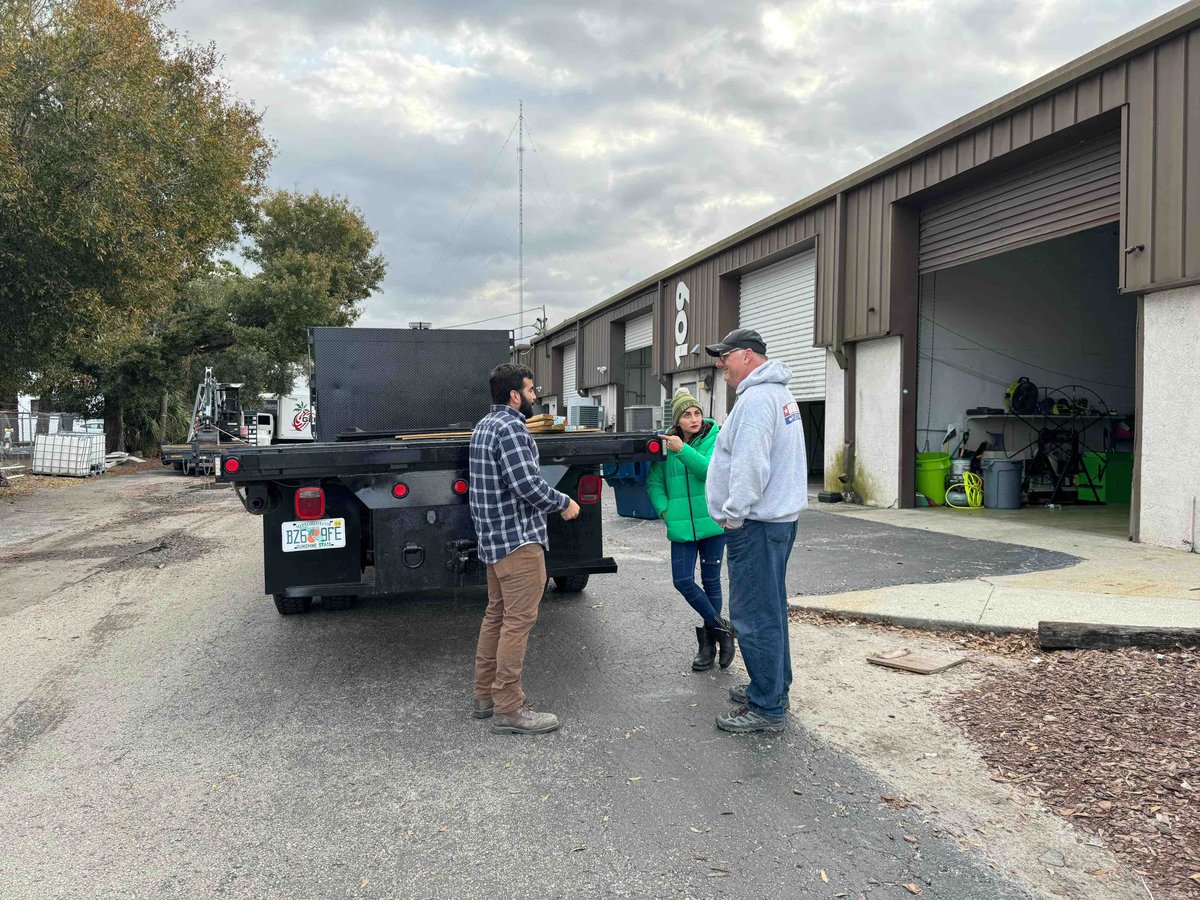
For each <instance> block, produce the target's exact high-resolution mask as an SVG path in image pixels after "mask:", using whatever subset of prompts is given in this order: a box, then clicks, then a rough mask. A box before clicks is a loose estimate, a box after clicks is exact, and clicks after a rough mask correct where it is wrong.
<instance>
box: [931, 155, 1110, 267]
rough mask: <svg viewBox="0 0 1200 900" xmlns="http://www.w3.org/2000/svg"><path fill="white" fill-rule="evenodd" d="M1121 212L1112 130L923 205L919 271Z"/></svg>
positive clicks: (1086, 225) (1041, 238)
mask: <svg viewBox="0 0 1200 900" xmlns="http://www.w3.org/2000/svg"><path fill="white" fill-rule="evenodd" d="M1120 215H1121V135H1120V133H1119V132H1113V133H1111V134H1110V135H1107V136H1105V137H1102V138H1097V139H1095V140H1092V141H1088V142H1086V143H1084V144H1080V145H1079V146H1076V147H1071V148H1069V149H1068V150H1065V151H1062V152H1060V153H1057V154H1051V155H1050V156H1048V157H1045V158H1042V159H1038V160H1036V161H1035V162H1033V163H1030V164H1029V165H1027V166H1022V167H1021V168H1020V169H1018V170H1017V171H1015V172H1012V173H1006V174H1004V175H1000V176H997V177H995V178H993V179H992V180H990V181H987V182H984V183H982V184H979V185H973V186H971V187H970V188H967V189H965V190H962V191H957V192H955V193H952V194H950V195H948V196H946V197H942V198H939V199H938V200H936V201H934V202H932V203H929V204H926V206H925V207H924V209H923V210H922V212H921V245H920V268H921V272H922V273H924V272H935V271H937V270H938V269H945V268H949V267H950V266H957V265H961V264H963V263H966V262H970V261H972V260H976V259H982V258H984V257H985V256H992V255H994V254H996V253H1001V252H1004V251H1006V250H1015V249H1016V248H1018V247H1024V246H1027V245H1029V244H1033V243H1037V242H1040V241H1044V240H1049V239H1051V238H1054V237H1060V236H1062V235H1065V234H1071V233H1073V232H1076V231H1083V230H1085V229H1088V228H1092V227H1094V226H1096V225H1100V224H1103V223H1104V222H1115V221H1116V220H1117V219H1118V218H1120Z"/></svg>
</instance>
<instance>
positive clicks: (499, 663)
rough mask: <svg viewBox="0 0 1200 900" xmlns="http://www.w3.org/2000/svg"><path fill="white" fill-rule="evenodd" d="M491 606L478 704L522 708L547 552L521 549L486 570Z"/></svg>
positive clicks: (501, 709)
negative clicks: (528, 650)
mask: <svg viewBox="0 0 1200 900" xmlns="http://www.w3.org/2000/svg"><path fill="white" fill-rule="evenodd" d="M487 576H488V605H487V612H485V613H484V614H483V625H482V626H481V627H480V629H479V644H478V646H477V647H476V650H475V698H476V699H477V700H484V699H487V698H488V697H491V698H492V703H494V704H495V710H496V712H498V713H501V714H503V715H511V714H512V713H515V712H516V711H517V710H518V709H520V708H521V704H522V702H523V701H524V698H525V694H524V692H523V691H522V689H521V670H522V669H523V668H524V667H525V648H526V646H527V645H528V643H529V632H530V631H531V630H532V629H533V623H534V622H536V621H537V614H538V607H539V606H540V605H541V602H542V593H543V592H544V591H545V589H546V552H545V551H544V550H543V549H542V547H541V545H540V544H525V545H524V546H521V547H518V548H517V549H516V550H514V551H513V552H512V553H510V554H509V555H508V556H506V557H504V559H502V560H500V562H498V563H495V564H494V565H490V566H488V567H487Z"/></svg>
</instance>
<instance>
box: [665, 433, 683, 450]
mask: <svg viewBox="0 0 1200 900" xmlns="http://www.w3.org/2000/svg"><path fill="white" fill-rule="evenodd" d="M667 449H668V450H670V451H671V452H672V453H678V452H679V451H680V450H682V449H683V439H682V438H681V437H679V436H678V435H675V434H668V435H667Z"/></svg>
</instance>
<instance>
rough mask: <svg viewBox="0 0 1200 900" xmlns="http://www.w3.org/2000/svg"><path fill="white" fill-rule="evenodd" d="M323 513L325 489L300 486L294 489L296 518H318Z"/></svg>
mask: <svg viewBox="0 0 1200 900" xmlns="http://www.w3.org/2000/svg"><path fill="white" fill-rule="evenodd" d="M323 515H325V489H324V488H319V487H302V488H300V489H299V490H298V491H296V518H297V519H319V518H321V517H322V516H323Z"/></svg>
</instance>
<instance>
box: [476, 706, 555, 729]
mask: <svg viewBox="0 0 1200 900" xmlns="http://www.w3.org/2000/svg"><path fill="white" fill-rule="evenodd" d="M557 727H558V716H556V715H554V714H553V713H547V712H534V711H533V710H532V709H530V708H529V707H528V706H522V707H521V708H520V709H518V710H517V711H516V712H515V713H512V714H511V715H507V716H506V715H505V714H504V713H499V712H498V713H496V714H495V715H493V716H492V734H545V733H546V732H547V731H553V730H554V729H556V728H557Z"/></svg>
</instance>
